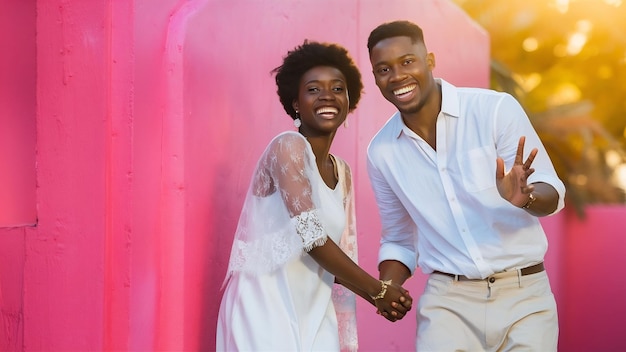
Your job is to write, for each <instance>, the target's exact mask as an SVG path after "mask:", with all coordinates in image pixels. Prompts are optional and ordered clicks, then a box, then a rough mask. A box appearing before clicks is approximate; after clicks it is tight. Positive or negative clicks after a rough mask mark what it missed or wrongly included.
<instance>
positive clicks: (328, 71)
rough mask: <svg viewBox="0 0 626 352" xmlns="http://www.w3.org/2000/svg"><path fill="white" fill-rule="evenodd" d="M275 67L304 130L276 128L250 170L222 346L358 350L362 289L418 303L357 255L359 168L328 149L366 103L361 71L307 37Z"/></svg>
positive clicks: (399, 310)
mask: <svg viewBox="0 0 626 352" xmlns="http://www.w3.org/2000/svg"><path fill="white" fill-rule="evenodd" d="M273 72H275V73H276V85H277V87H278V95H279V97H280V101H281V103H282V105H283V108H284V109H285V112H286V113H287V114H288V115H289V116H291V118H293V119H294V123H295V125H296V127H297V128H298V132H293V131H288V132H283V133H280V134H279V135H278V136H276V137H275V138H274V139H273V140H272V141H271V142H270V143H269V144H268V146H267V148H266V149H265V151H264V152H263V154H262V155H261V157H260V159H259V161H258V164H257V167H256V169H255V171H254V173H253V176H252V181H251V182H250V187H249V191H248V194H247V196H246V200H245V203H244V206H243V209H242V212H241V217H240V220H239V224H238V226H237V231H236V234H235V239H234V242H233V245H232V250H231V254H230V261H229V266H228V272H227V277H226V286H225V291H224V295H223V298H222V302H221V305H220V311H219V317H218V325H217V341H216V347H217V350H218V351H235V350H285V351H287V350H289V351H297V350H298V351H299V350H304V351H310V350H328V351H339V350H357V348H358V339H357V334H356V317H355V309H356V299H355V294H357V295H359V296H361V297H362V298H364V299H365V300H367V301H368V302H369V303H371V304H372V305H375V306H376V308H377V309H378V311H379V312H381V314H382V315H384V316H385V317H387V318H388V319H390V320H392V321H395V320H396V319H400V318H402V317H403V316H404V314H405V313H406V312H407V311H408V310H409V309H410V308H411V297H410V296H409V295H408V292H407V291H406V290H404V289H403V288H402V287H400V286H398V285H394V284H392V283H391V282H387V281H385V282H383V281H380V280H377V279H375V278H374V277H373V276H371V275H369V274H368V273H367V272H365V271H364V270H363V269H361V268H360V267H359V266H358V265H357V264H356V261H357V252H356V249H357V246H356V220H355V207H354V192H353V181H352V173H351V171H350V167H349V166H348V164H347V163H346V162H345V161H344V160H343V159H341V158H339V157H338V156H334V155H331V154H330V148H331V145H332V142H333V140H334V138H335V135H336V132H337V129H338V128H339V127H340V126H341V124H342V123H343V122H344V121H345V119H346V116H347V115H348V113H350V112H351V111H353V110H354V109H355V108H356V106H357V104H358V103H359V100H360V97H361V90H362V89H363V84H362V83H361V75H360V73H359V71H358V69H357V67H356V66H355V64H354V63H353V61H352V59H351V58H350V56H349V55H348V52H347V51H346V50H345V49H344V48H342V47H340V46H337V45H334V44H324V43H317V42H307V41H305V42H304V44H302V45H301V46H298V47H296V48H295V49H294V50H292V51H290V52H289V53H288V54H287V56H286V57H285V58H284V60H283V64H282V65H281V66H279V67H278V68H276V69H275V70H274V71H273ZM335 284H337V285H335Z"/></svg>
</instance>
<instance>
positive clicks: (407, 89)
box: [393, 84, 415, 95]
mask: <svg viewBox="0 0 626 352" xmlns="http://www.w3.org/2000/svg"><path fill="white" fill-rule="evenodd" d="M413 89H415V84H411V85H410V86H406V87H402V88H400V89H396V90H394V91H393V94H394V95H402V94H406V93H408V92H410V91H412V90H413Z"/></svg>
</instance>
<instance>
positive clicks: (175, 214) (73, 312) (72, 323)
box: [0, 0, 623, 351]
mask: <svg viewBox="0 0 626 352" xmlns="http://www.w3.org/2000/svg"><path fill="white" fill-rule="evenodd" d="M10 4H11V6H9V7H8V8H9V11H10V12H11V13H10V14H9V15H5V16H4V17H2V19H5V20H6V21H8V26H9V28H14V27H16V28H21V27H20V26H24V23H29V21H30V23H33V25H36V29H37V32H36V33H37V36H36V39H35V36H34V35H33V33H32V32H28V31H26V32H25V34H24V35H25V37H20V40H19V41H18V40H15V41H12V43H17V44H18V48H20V50H21V53H22V54H21V56H20V59H19V60H17V61H0V68H2V69H3V70H7V69H13V68H14V66H15V63H16V62H20V63H24V64H25V65H26V67H28V66H27V65H28V63H30V65H31V66H33V65H34V66H35V67H36V70H33V71H34V72H36V91H35V93H33V94H34V97H35V98H36V100H35V98H33V96H32V95H31V96H29V95H28V94H27V93H23V94H19V95H18V97H22V98H24V99H31V100H30V103H27V104H23V105H20V106H21V109H22V110H23V111H25V112H26V113H27V112H28V111H31V115H32V114H33V113H35V114H36V125H33V124H30V125H28V124H27V125H25V127H24V126H21V125H20V128H25V129H26V130H28V131H30V132H31V133H32V132H33V130H34V133H36V138H37V139H36V146H37V154H36V163H37V170H36V177H37V179H36V180H37V188H36V192H37V193H36V211H37V213H36V216H37V218H38V223H37V226H36V227H24V226H20V227H15V228H4V229H3V228H0V308H1V313H2V319H0V328H1V329H2V331H3V332H4V333H3V334H0V349H2V350H4V349H6V350H24V351H39V350H212V349H214V338H215V332H214V329H215V318H216V315H217V310H218V304H219V301H220V295H221V292H220V291H219V288H220V286H221V283H222V279H223V275H224V271H225V269H226V263H227V260H228V254H229V250H230V244H231V241H232V236H233V233H234V230H235V226H236V222H237V218H238V216H239V210H240V207H241V203H242V200H243V196H244V192H245V191H246V189H247V186H248V181H249V177H250V173H251V171H252V168H253V166H254V163H255V162H256V159H257V157H258V156H259V154H260V153H261V151H262V149H263V148H264V147H265V145H266V143H267V142H268V140H269V139H270V138H272V137H273V136H274V135H275V134H276V133H278V132H280V131H283V130H285V129H291V128H292V125H291V121H290V119H289V118H288V117H286V116H285V113H284V111H282V108H281V107H280V104H279V102H278V99H277V98H276V95H275V86H274V82H273V77H272V76H271V75H270V74H269V72H270V70H271V69H273V68H274V67H275V66H277V65H278V64H279V63H280V60H281V57H282V55H283V54H284V53H285V52H286V50H289V49H291V48H292V47H293V46H295V45H297V44H300V43H301V42H302V40H303V39H304V38H309V39H314V40H322V41H333V42H338V43H340V44H342V45H344V46H346V47H347V48H348V50H349V51H350V52H351V53H352V55H353V56H354V57H355V59H356V60H357V62H358V64H359V66H360V67H361V68H362V73H363V78H364V83H365V90H366V94H365V96H364V97H363V100H362V102H361V104H360V107H359V109H358V110H357V112H356V113H354V114H352V115H351V116H349V124H350V126H349V127H348V128H347V129H342V130H341V131H340V132H339V134H338V136H337V139H336V143H335V146H334V148H335V150H334V152H336V153H337V154H339V155H341V156H343V157H344V158H345V159H347V160H348V162H349V163H350V164H351V165H352V168H353V170H354V172H355V181H356V187H357V190H358V192H357V207H358V208H357V212H358V214H357V215H358V229H359V239H360V263H361V264H362V265H363V266H364V267H365V268H366V269H367V270H368V271H370V272H372V273H373V274H375V273H376V252H377V243H378V238H379V234H378V232H379V229H380V224H379V222H378V219H377V218H378V215H377V211H376V206H375V204H374V200H373V196H372V193H371V189H370V185H369V181H368V179H367V175H366V172H365V164H364V159H365V147H366V145H367V143H368V142H369V139H370V138H371V136H372V135H373V134H374V133H375V132H376V130H377V129H378V128H379V127H380V126H381V125H382V124H383V123H384V121H385V120H386V119H387V117H388V116H389V115H390V114H391V113H392V111H393V108H392V107H391V106H390V105H389V104H388V103H387V102H386V101H384V100H383V98H382V97H380V95H379V93H378V91H377V88H376V87H375V85H374V82H373V79H372V76H371V74H370V68H369V62H368V59H367V50H366V47H365V42H366V38H367V35H368V34H369V31H370V30H371V29H373V28H374V27H375V26H376V25H378V24H379V23H381V22H383V21H386V20H391V19H396V18H404V19H410V20H414V21H416V22H418V23H420V24H422V25H423V27H424V29H425V32H426V37H427V41H428V45H429V48H430V49H431V50H432V51H434V52H435V53H436V54H437V63H438V66H437V69H436V73H437V74H438V75H441V76H443V77H445V78H446V79H448V80H449V81H451V82H453V83H456V84H459V85H464V84H467V85H473V86H483V87H484V86H487V85H488V74H489V66H488V61H489V40H488V38H487V35H486V33H485V32H483V31H482V30H481V29H479V28H478V27H476V26H475V25H474V24H473V23H472V22H471V21H470V20H468V18H467V16H465V15H464V14H463V13H462V12H461V11H460V10H459V9H458V8H457V7H455V6H454V5H452V4H451V2H450V1H436V0H423V1H410V0H404V1H400V0H398V1H394V2H389V1H386V0H380V1H357V0H353V1H335V0H318V1H315V2H310V1H292V2H285V1H282V0H269V1H264V2H260V1H259V2H256V1H255V2H250V1H244V0H234V1H212V0H189V1H185V0H158V1H157V0H134V1H116V0H98V1H88V2H87V1H68V0H46V1H43V0H40V1H37V0H30V1H23V0H11V1H10ZM28 4H30V7H29V5H28ZM18 5H19V6H18ZM6 13H7V12H5V11H4V9H3V12H2V14H6ZM18 15H19V16H18ZM0 22H2V21H0ZM443 22H445V23H446V25H445V26H441V23H443ZM3 24H4V23H3ZM3 29H4V27H3ZM7 32H8V30H4V31H3V32H2V33H7ZM13 32H15V30H13ZM28 33H30V34H28ZM459 33H462V34H463V35H462V36H459V35H458V34H459ZM3 40H6V39H3ZM2 43H4V42H2ZM33 47H35V48H36V55H35V53H34V50H33V49H32V48H33ZM33 56H34V57H33ZM460 63H462V65H461V64H460ZM466 67H471V69H465V70H464V69H463V68H466ZM33 71H29V72H31V74H32V72H33ZM12 77H19V76H12ZM26 77H28V75H26ZM15 80H18V79H17V78H14V81H15ZM7 82H9V81H5V80H2V81H0V87H1V88H2V89H4V90H1V92H3V94H2V97H3V98H5V92H8V91H10V90H8V88H7V87H8V86H9V85H10V83H7ZM25 87H26V88H24V89H26V90H28V89H31V90H34V89H35V85H34V83H33V82H32V81H31V83H30V84H26V85H25ZM3 101H4V100H3ZM34 101H36V103H33V102H34ZM14 106H15V104H13V105H11V108H13V107H14ZM33 106H35V107H36V108H34V107H33ZM0 109H4V110H2V111H0V112H6V111H7V108H6V107H3V106H0ZM29 109H30V110H29ZM11 121H15V120H11ZM10 126H14V127H15V126H17V125H15V124H11V125H10ZM35 126H36V127H35ZM3 130H4V129H3ZM0 133H1V132H0ZM22 141H23V142H24V143H23V144H22V145H21V147H22V148H23V149H24V150H27V149H28V148H29V147H28V146H29V145H31V144H28V139H24V140H22ZM18 144H19V143H18ZM18 147H20V145H18ZM20 160H21V161H23V160H22V159H21V158H20ZM25 165H29V164H28V162H26V164H25ZM30 165H31V166H32V164H30ZM3 175H4V174H3ZM5 181H6V179H5V180H4V181H2V182H5ZM2 186H4V184H2ZM24 194H25V195H28V190H26V189H25V191H24ZM26 198H27V197H25V199H26ZM31 204H32V202H31ZM0 206H1V205H0ZM0 209H1V208H0ZM11 209H13V208H12V207H11ZM568 221H569V220H568ZM544 222H545V223H546V226H547V228H548V229H549V232H550V236H551V248H550V253H549V255H550V257H549V258H548V262H549V264H548V265H549V266H550V267H551V268H554V270H552V271H551V275H552V276H553V277H555V278H554V280H555V281H556V282H559V283H563V282H565V281H566V280H567V281H568V282H569V280H575V279H576V278H570V276H569V274H568V273H567V272H565V271H560V270H558V269H559V268H560V267H561V266H562V265H565V264H563V263H564V261H566V260H569V258H570V257H571V255H570V254H569V252H567V253H566V250H567V251H570V250H580V249H575V248H574V247H569V246H567V243H566V242H565V240H564V238H565V237H564V236H563V235H562V234H561V231H568V230H569V229H568V228H567V226H566V225H565V223H564V222H563V217H555V218H550V219H546V220H545V221H544ZM622 233H623V231H622ZM555 243H556V246H555V245H554V244H555ZM423 281H424V277H423V275H421V274H418V275H416V277H415V278H414V279H412V281H411V283H410V285H409V288H410V289H411V291H412V292H413V293H414V294H415V295H417V294H419V292H420V290H421V287H422V286H423ZM564 287H565V288H566V289H567V288H569V287H568V286H564V285H563V286H562V285H561V284H559V286H558V287H556V288H555V291H556V292H555V293H557V298H559V297H561V296H563V297H565V295H564V294H563V292H567V291H565V290H564V289H563V288H564ZM565 306H566V305H565ZM566 307H567V306H566ZM358 308H359V318H358V319H359V321H358V322H359V328H360V343H361V350H362V351H376V350H396V351H405V350H412V349H413V344H414V336H415V331H414V329H415V320H414V317H409V318H407V319H405V320H403V321H401V322H399V323H395V324H391V323H388V322H387V321H385V320H383V319H382V318H380V317H378V316H376V315H375V314H374V311H373V309H372V308H371V307H369V306H367V305H365V304H363V303H362V302H360V303H359V306H358ZM564 314H567V312H566V313H564ZM577 326H578V325H577ZM577 326H564V330H565V328H567V329H570V331H576V330H575V329H576V328H577Z"/></svg>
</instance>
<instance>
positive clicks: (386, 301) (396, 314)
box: [373, 280, 413, 322]
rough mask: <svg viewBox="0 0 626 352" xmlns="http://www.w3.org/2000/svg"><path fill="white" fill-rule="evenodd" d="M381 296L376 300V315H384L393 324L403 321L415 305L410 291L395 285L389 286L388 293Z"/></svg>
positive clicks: (390, 284)
mask: <svg viewBox="0 0 626 352" xmlns="http://www.w3.org/2000/svg"><path fill="white" fill-rule="evenodd" d="M390 281H391V280H390ZM386 282H388V281H386ZM383 289H384V288H383ZM381 293H382V291H381ZM379 296H382V297H381V298H376V299H374V304H376V308H377V311H376V314H380V315H382V316H383V317H385V318H386V319H387V320H389V321H391V322H395V321H397V320H400V319H402V318H403V317H404V315H405V314H406V313H407V312H408V311H410V310H411V307H412V305H413V298H412V297H411V295H409V291H407V290H405V289H404V288H402V286H400V285H397V284H394V283H389V284H387V291H386V292H385V293H384V295H379ZM373 298H374V297H373Z"/></svg>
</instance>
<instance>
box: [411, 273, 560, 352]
mask: <svg viewBox="0 0 626 352" xmlns="http://www.w3.org/2000/svg"><path fill="white" fill-rule="evenodd" d="M490 278H493V279H491V280H489V279H486V280H472V281H456V280H455V279H454V278H453V277H449V276H446V275H442V274H431V275H430V277H429V278H428V282H427V284H426V288H425V290H424V294H423V295H422V296H421V297H420V299H419V304H418V313H417V317H418V318H417V323H418V328H417V343H416V349H417V351H418V352H431V351H432V352H452V351H533V352H534V351H537V352H550V351H556V350H557V340H558V334H559V327H558V318H557V311H556V302H555V300H554V296H553V294H552V290H551V289H550V282H549V280H548V276H547V274H546V272H545V271H542V272H540V273H536V274H531V275H526V276H520V275H519V273H518V272H517V271H511V272H505V273H498V274H494V275H492V276H490ZM490 281H493V282H490Z"/></svg>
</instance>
